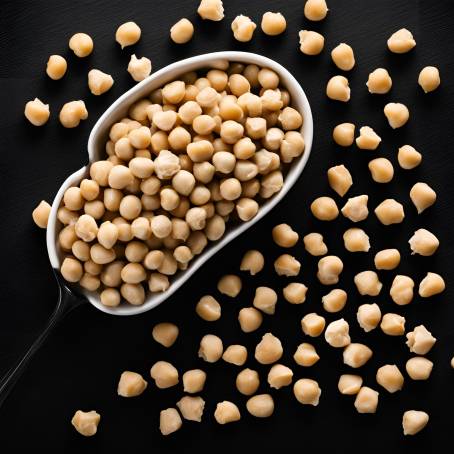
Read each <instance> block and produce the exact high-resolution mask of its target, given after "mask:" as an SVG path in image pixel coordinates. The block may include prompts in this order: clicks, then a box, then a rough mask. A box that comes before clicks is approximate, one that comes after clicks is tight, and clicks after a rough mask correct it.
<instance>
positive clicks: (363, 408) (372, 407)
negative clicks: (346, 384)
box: [354, 386, 379, 413]
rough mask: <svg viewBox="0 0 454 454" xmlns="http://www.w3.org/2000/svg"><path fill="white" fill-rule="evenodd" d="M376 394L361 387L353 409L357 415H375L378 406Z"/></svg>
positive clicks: (365, 387) (367, 388) (369, 389)
mask: <svg viewBox="0 0 454 454" xmlns="http://www.w3.org/2000/svg"><path fill="white" fill-rule="evenodd" d="M378 394H379V393H378V392H377V391H375V390H373V389H372V388H369V387H368V386H363V387H361V389H360V390H359V392H358V394H357V396H356V399H355V404H354V405H355V408H356V410H357V412H358V413H375V412H376V411H377V406H378Z"/></svg>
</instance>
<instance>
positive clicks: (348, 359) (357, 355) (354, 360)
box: [343, 342, 373, 369]
mask: <svg viewBox="0 0 454 454" xmlns="http://www.w3.org/2000/svg"><path fill="white" fill-rule="evenodd" d="M372 354H373V352H372V350H371V349H370V348H369V347H368V346H367V345H364V344H358V343H353V342H352V343H351V344H349V345H347V346H346V347H345V349H344V352H343V359H344V364H346V365H347V366H350V367H353V368H354V369H357V368H359V367H361V366H364V364H366V363H367V361H369V359H370V358H371V357H372Z"/></svg>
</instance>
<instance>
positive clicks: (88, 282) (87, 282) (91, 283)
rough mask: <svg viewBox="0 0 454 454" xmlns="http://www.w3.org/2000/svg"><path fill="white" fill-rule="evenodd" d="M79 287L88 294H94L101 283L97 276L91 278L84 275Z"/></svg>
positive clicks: (87, 274) (88, 275) (86, 274)
mask: <svg viewBox="0 0 454 454" xmlns="http://www.w3.org/2000/svg"><path fill="white" fill-rule="evenodd" d="M79 285H80V286H81V287H83V288H84V289H86V290H88V291H90V292H95V291H96V290H98V288H99V287H100V285H101V281H100V280H99V278H98V277H97V276H92V275H91V274H89V273H85V274H84V275H83V276H82V277H81V279H80V281H79Z"/></svg>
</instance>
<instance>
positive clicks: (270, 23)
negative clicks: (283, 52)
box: [261, 11, 287, 36]
mask: <svg viewBox="0 0 454 454" xmlns="http://www.w3.org/2000/svg"><path fill="white" fill-rule="evenodd" d="M261 27H262V31H263V33H265V34H266V35H269V36H276V35H280V34H281V33H284V31H285V29H286V28H287V21H286V20H285V17H284V16H283V15H282V14H281V13H272V12H270V11H268V12H266V13H264V14H263V16H262V22H261Z"/></svg>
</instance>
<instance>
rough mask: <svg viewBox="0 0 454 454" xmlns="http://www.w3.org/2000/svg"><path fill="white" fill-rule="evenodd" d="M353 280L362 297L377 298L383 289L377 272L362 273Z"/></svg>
mask: <svg viewBox="0 0 454 454" xmlns="http://www.w3.org/2000/svg"><path fill="white" fill-rule="evenodd" d="M353 280H354V282H355V285H356V288H357V289H358V292H359V294H360V295H368V296H377V295H378V294H379V293H380V291H381V289H382V287H383V284H382V283H381V282H380V281H379V279H378V275H377V273H376V272H375V271H362V272H361V273H358V274H356V276H355V277H354V279H353Z"/></svg>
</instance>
